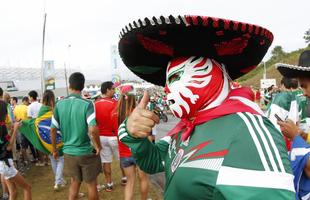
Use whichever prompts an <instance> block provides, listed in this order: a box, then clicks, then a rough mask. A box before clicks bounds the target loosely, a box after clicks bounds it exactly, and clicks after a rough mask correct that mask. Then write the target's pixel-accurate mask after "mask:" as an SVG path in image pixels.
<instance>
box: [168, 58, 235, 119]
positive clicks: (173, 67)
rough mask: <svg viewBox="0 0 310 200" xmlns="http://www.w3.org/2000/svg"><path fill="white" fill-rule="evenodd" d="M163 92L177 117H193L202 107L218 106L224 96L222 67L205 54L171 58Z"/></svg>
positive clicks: (225, 78) (225, 82)
mask: <svg viewBox="0 0 310 200" xmlns="http://www.w3.org/2000/svg"><path fill="white" fill-rule="evenodd" d="M165 92H166V94H167V100H168V102H169V108H170V110H171V111H172V113H173V114H174V115H175V116H176V117H178V118H192V117H194V116H195V115H196V114H197V112H199V111H201V110H208V109H210V108H214V107H216V106H218V105H220V104H221V103H222V102H223V101H224V99H225V98H226V97H227V95H228V92H229V83H228V79H227V76H226V72H225V67H224V65H220V64H219V63H218V62H216V61H215V60H213V59H209V58H204V57H195V56H192V57H180V58H176V59H173V60H171V61H170V62H169V63H168V67H167V80H166V87H165Z"/></svg>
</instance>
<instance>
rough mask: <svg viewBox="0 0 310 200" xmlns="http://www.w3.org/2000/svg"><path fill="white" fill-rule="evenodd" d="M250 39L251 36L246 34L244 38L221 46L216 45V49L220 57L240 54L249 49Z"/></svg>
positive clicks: (223, 43)
mask: <svg viewBox="0 0 310 200" xmlns="http://www.w3.org/2000/svg"><path fill="white" fill-rule="evenodd" d="M249 38H250V35H249V34H244V35H243V36H242V37H239V38H234V39H232V40H230V41H227V42H222V43H221V44H214V47H215V49H216V52H217V54H218V55H220V56H226V55H236V54H240V53H242V52H243V50H244V48H245V47H247V45H248V41H249Z"/></svg>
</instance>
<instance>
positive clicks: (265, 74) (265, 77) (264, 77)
mask: <svg viewBox="0 0 310 200" xmlns="http://www.w3.org/2000/svg"><path fill="white" fill-rule="evenodd" d="M263 65H264V74H263V79H267V71H266V63H265V62H263Z"/></svg>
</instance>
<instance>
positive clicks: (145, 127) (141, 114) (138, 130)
mask: <svg viewBox="0 0 310 200" xmlns="http://www.w3.org/2000/svg"><path fill="white" fill-rule="evenodd" d="M149 99H150V98H149V94H148V93H147V91H144V94H143V97H142V99H141V101H140V103H139V104H138V106H137V107H136V108H135V109H134V110H133V111H132V113H131V114H130V115H129V117H128V120H127V125H126V128H127V130H128V131H129V133H130V134H131V135H132V136H133V137H137V138H145V137H147V136H149V135H150V132H151V131H152V128H153V127H154V126H155V124H158V123H159V117H158V116H157V115H156V114H155V113H153V112H152V111H149V110H147V108H146V107H147V104H148V103H149Z"/></svg>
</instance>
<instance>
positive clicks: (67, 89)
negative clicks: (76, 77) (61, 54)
mask: <svg viewBox="0 0 310 200" xmlns="http://www.w3.org/2000/svg"><path fill="white" fill-rule="evenodd" d="M70 47H71V44H69V45H68V48H67V51H68V57H67V63H68V67H69V71H70V59H69V54H70ZM69 73H70V72H69ZM65 81H66V92H67V96H69V88H68V78H67V65H66V62H65Z"/></svg>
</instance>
